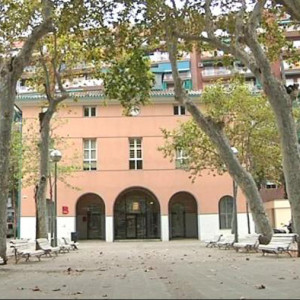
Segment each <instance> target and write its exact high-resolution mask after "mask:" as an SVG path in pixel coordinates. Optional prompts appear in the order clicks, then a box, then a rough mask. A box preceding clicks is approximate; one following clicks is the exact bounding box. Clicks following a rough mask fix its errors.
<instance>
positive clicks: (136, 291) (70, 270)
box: [0, 240, 300, 299]
mask: <svg viewBox="0 0 300 300" xmlns="http://www.w3.org/2000/svg"><path fill="white" fill-rule="evenodd" d="M0 298H1V299H12V298H14V299H299V298H300V259H299V258H291V257H289V256H288V255H280V256H279V257H276V256H275V255H268V256H266V257H263V256H262V254H261V253H250V254H247V253H236V252H235V251H234V250H220V249H216V248H206V247H205V245H204V243H202V242H200V241H197V240H181V241H171V242H160V241H126V242H114V243H106V242H102V241H80V244H79V250H76V251H72V252H70V253H66V254H60V255H59V256H58V257H53V258H46V257H45V258H42V260H41V261H40V262H39V261H38V260H37V258H35V257H33V258H32V259H31V261H30V262H25V261H24V260H21V261H20V262H19V264H17V265H15V264H14V260H13V259H10V260H9V263H8V265H6V266H0Z"/></svg>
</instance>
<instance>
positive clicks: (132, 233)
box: [126, 214, 137, 239]
mask: <svg viewBox="0 0 300 300" xmlns="http://www.w3.org/2000/svg"><path fill="white" fill-rule="evenodd" d="M136 221H137V218H136V215H135V214H127V215H126V237H127V238H128V239H136V238H137V222H136Z"/></svg>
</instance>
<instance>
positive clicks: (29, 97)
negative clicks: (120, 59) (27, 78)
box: [17, 90, 201, 102]
mask: <svg viewBox="0 0 300 300" xmlns="http://www.w3.org/2000/svg"><path fill="white" fill-rule="evenodd" d="M188 94H189V96H191V97H197V96H200V95H201V91H189V92H188ZM150 96H151V97H153V98H156V97H174V96H175V94H174V91H170V90H165V91H151V93H150ZM69 98H79V99H96V98H100V99H103V98H105V95H104V93H103V91H101V90H88V91H70V92H69ZM34 100H46V95H44V94H39V93H22V94H19V95H18V96H17V101H22V102H23V101H34Z"/></svg>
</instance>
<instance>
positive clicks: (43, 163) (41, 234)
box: [36, 109, 53, 238]
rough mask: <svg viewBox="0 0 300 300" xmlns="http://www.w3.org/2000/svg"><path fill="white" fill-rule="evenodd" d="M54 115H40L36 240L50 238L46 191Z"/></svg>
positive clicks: (49, 113) (48, 113) (48, 112)
mask: <svg viewBox="0 0 300 300" xmlns="http://www.w3.org/2000/svg"><path fill="white" fill-rule="evenodd" d="M52 115H53V113H52V112H50V111H49V109H48V110H47V112H46V113H40V144H39V149H40V174H39V178H40V179H39V184H38V189H37V201H36V206H37V207H36V211H37V230H36V238H48V229H47V216H46V211H47V210H46V191H47V185H48V184H47V183H48V180H47V179H48V170H49V142H50V120H51V117H52Z"/></svg>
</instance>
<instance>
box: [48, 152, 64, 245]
mask: <svg viewBox="0 0 300 300" xmlns="http://www.w3.org/2000/svg"><path fill="white" fill-rule="evenodd" d="M61 157H62V155H61V152H60V151H59V150H57V149H54V150H52V151H51V152H50V159H51V160H52V161H53V162H54V214H53V215H54V230H53V232H54V246H57V163H58V162H59V161H60V160H61Z"/></svg>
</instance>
